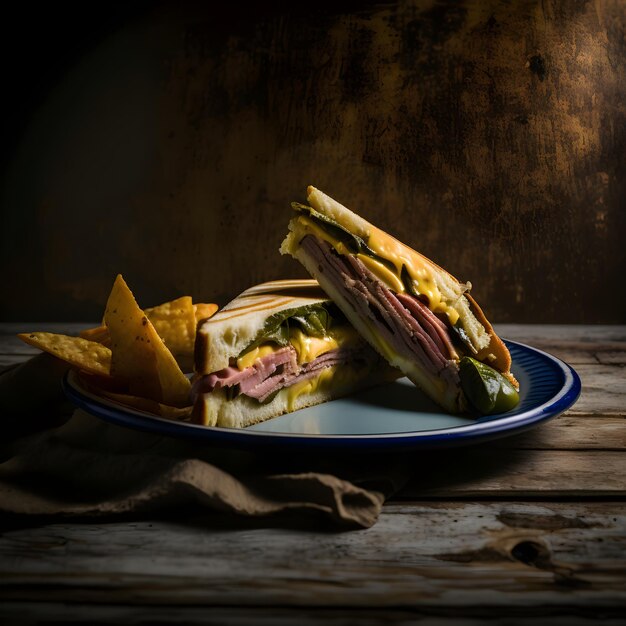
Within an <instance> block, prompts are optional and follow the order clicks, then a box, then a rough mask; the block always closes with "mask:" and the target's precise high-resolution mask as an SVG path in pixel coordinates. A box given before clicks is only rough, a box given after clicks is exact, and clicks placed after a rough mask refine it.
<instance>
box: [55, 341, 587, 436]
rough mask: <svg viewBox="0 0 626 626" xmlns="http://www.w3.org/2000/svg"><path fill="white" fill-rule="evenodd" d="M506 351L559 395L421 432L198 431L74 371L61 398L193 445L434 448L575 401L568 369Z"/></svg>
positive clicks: (514, 428) (525, 422)
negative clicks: (555, 377) (546, 377)
mask: <svg viewBox="0 0 626 626" xmlns="http://www.w3.org/2000/svg"><path fill="white" fill-rule="evenodd" d="M504 342H505V343H506V344H507V345H508V346H516V347H518V348H521V349H522V350H526V351H528V352H529V353H531V354H533V355H534V356H536V357H540V358H543V359H545V360H548V361H550V362H551V363H552V364H553V365H554V366H556V367H557V369H558V370H559V371H560V372H561V373H562V375H563V384H562V386H561V387H560V389H559V391H558V392H557V393H556V394H555V395H554V396H552V397H551V398H550V399H548V400H547V401H546V402H544V403H543V404H541V405H539V406H536V407H533V408H531V409H529V410H527V411H524V412H523V413H518V414H515V415H511V416H509V417H506V414H500V415H494V416H490V419H489V420H488V421H476V422H473V423H472V424H467V425H461V426H453V427H447V428H441V429H429V430H423V431H407V432H394V433H365V434H308V433H281V432H269V431H260V430H249V429H236V428H223V427H213V426H202V425H200V424H191V423H189V422H183V421H174V420H170V419H167V418H163V417H159V416H155V415H151V414H150V413H147V412H144V411H140V410H138V409H133V408H131V407H126V406H123V405H121V404H118V403H116V402H114V401H112V400H108V399H104V398H100V397H99V396H97V395H95V394H92V393H90V392H88V391H87V390H85V389H83V388H82V386H81V385H80V382H79V380H78V377H77V375H76V372H74V371H69V372H68V373H67V374H66V376H65V378H64V379H63V390H64V393H65V395H66V396H67V398H68V399H69V400H70V401H71V402H72V403H73V404H75V405H76V406H78V407H79V408H81V409H83V410H85V411H86V412H88V413H90V414H92V415H95V416H96V417H98V418H100V419H103V420H105V421H107V422H110V423H113V424H116V425H118V426H124V427H130V428H133V429H136V430H143V431H147V432H152V433H155V434H160V435H168V436H173V437H177V438H185V439H193V440H195V441H198V440H203V441H215V442H218V441H222V442H223V441H227V442H231V443H237V444H240V445H244V446H245V445H252V444H254V445H257V444H259V443H270V444H275V445H281V446H282V445H285V444H288V445H300V446H302V445H304V446H309V445H322V446H337V445H338V446H341V447H344V446H346V445H349V446H356V447H362V446H365V447H372V446H376V447H381V446H382V447H385V446H386V447H391V446H394V445H399V446H408V445H410V446H418V447H421V446H424V447H428V446H437V445H442V444H443V445H446V444H449V443H450V442H457V443H461V444H464V443H473V442H478V441H484V440H486V439H492V438H496V437H501V436H508V435H513V434H516V433H519V432H521V431H523V430H526V429H528V428H530V427H532V426H535V425H537V424H540V423H542V422H544V421H547V420H548V419H551V418H553V417H556V416H557V415H559V414H561V413H562V412H563V411H566V410H567V409H569V408H570V407H571V406H572V405H573V404H574V403H575V402H576V401H577V400H578V397H579V396H580V393H581V388H582V385H581V381H580V377H579V376H578V374H577V372H576V370H574V368H573V367H571V366H570V365H568V364H567V363H565V362H564V361H562V360H561V359H559V358H557V357H555V356H554V355H552V354H550V353H548V352H545V351H543V350H540V349H539V348H534V347H532V346H529V345H527V344H525V343H521V342H518V341H511V340H504Z"/></svg>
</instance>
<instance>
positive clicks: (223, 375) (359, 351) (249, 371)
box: [192, 346, 377, 402]
mask: <svg viewBox="0 0 626 626" xmlns="http://www.w3.org/2000/svg"><path fill="white" fill-rule="evenodd" d="M376 358H377V357H376V354H375V353H374V352H373V351H372V350H371V349H369V348H368V347H367V346H363V347H358V348H338V349H336V350H329V351H328V352H325V353H324V354H321V355H320V356H318V357H317V358H316V359H314V360H313V361H310V362H309V363H305V364H304V365H302V367H298V363H297V353H296V350H295V349H294V348H293V346H287V347H285V348H281V349H280V350H277V351H276V352H274V353H272V354H269V355H267V356H265V357H263V358H261V359H257V360H256V361H255V362H254V364H253V365H251V366H250V367H247V368H245V369H243V370H239V369H237V368H236V367H233V366H229V367H226V368H224V369H223V370H220V371H219V372H213V373H212V374H208V375H206V376H202V377H201V378H199V379H198V380H196V381H195V382H194V385H193V389H192V396H193V398H194V401H195V398H196V396H197V395H198V394H202V393H211V392H213V391H214V390H217V389H225V388H228V389H231V390H232V391H233V394H234V395H239V394H243V395H246V396H249V397H251V398H255V399H257V400H258V401H259V402H264V401H265V400H267V398H269V396H271V395H272V394H273V393H275V392H277V391H279V390H280V389H283V388H284V387H290V386H291V385H294V384H296V383H299V382H301V381H303V380H309V379H311V378H315V377H316V376H318V375H319V372H320V371H321V370H323V369H326V368H329V367H333V366H335V365H341V364H344V363H351V364H354V363H355V361H362V362H364V363H367V362H371V361H372V360H374V359H376Z"/></svg>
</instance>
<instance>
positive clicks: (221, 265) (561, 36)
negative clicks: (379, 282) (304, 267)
mask: <svg viewBox="0 0 626 626" xmlns="http://www.w3.org/2000/svg"><path fill="white" fill-rule="evenodd" d="M220 6H221V8H220V9H219V10H217V9H216V7H215V6H214V5H213V4H211V5H207V4H203V3H191V2H190V3H161V4H158V5H156V7H153V8H150V9H149V10H148V9H146V11H145V12H144V13H143V14H141V15H139V16H134V19H133V20H129V22H128V23H126V24H123V25H122V26H121V27H120V28H119V30H118V32H116V33H114V34H113V35H111V36H110V37H109V38H106V39H104V40H99V41H98V42H97V43H94V47H93V48H92V49H91V50H88V51H87V52H86V53H84V55H83V57H81V58H80V59H77V60H76V63H74V65H72V67H71V68H69V69H68V72H67V74H66V75H65V76H64V77H63V78H62V79H61V80H59V83H58V84H57V85H56V86H55V87H54V89H52V90H51V92H50V94H49V97H48V98H47V100H45V101H44V102H43V103H42V106H41V107H40V109H39V110H38V111H37V112H36V114H35V115H34V117H33V119H32V121H31V124H30V126H29V127H28V129H27V130H26V132H25V134H24V136H23V137H22V141H21V143H20V145H19V149H18V150H17V151H16V153H15V156H14V158H13V160H12V161H11V163H10V164H9V167H8V169H7V171H6V172H5V176H4V178H3V191H2V219H3V226H4V228H3V229H2V249H3V252H4V254H3V256H2V262H1V266H0V278H1V279H2V282H3V284H11V285H12V290H13V294H12V296H11V297H5V298H4V299H3V302H2V303H1V307H0V315H1V316H2V318H3V319H36V318H39V319H46V318H47V319H87V318H89V317H94V318H95V317H97V315H98V314H99V312H100V311H101V309H102V306H103V304H104V301H105V299H106V294H107V292H108V290H109V288H110V285H111V282H112V280H113V277H114V276H115V274H116V273H117V272H122V273H123V274H124V275H125V276H126V278H127V280H128V281H129V284H130V285H131V286H132V287H133V288H134V290H135V291H136V293H137V295H138V296H139V297H140V300H141V302H144V303H145V304H146V305H150V304H153V303H155V302H159V301H163V300H166V299H170V298H172V297H175V296H178V295H181V294H184V293H186V294H192V295H194V297H196V298H199V299H218V300H219V301H221V302H224V301H225V300H226V299H227V298H228V297H230V296H232V295H234V294H236V293H238V292H240V291H242V290H243V289H244V288H246V287H248V286H249V285H250V284H252V283H255V282H259V281H262V280H267V279H270V278H278V277H282V276H285V277H289V276H295V275H300V274H301V270H300V268H299V267H298V266H297V264H296V263H294V262H293V261H292V260H290V259H286V258H280V257H279V255H278V252H277V249H278V246H279V243H280V241H281V239H282V236H283V235H284V232H285V228H286V222H287V220H288V218H289V214H290V212H289V202H290V201H291V200H303V199H304V193H305V188H306V185H307V184H309V183H314V184H316V185H317V186H318V187H320V188H322V189H324V190H326V191H328V192H329V193H330V194H331V195H333V196H335V197H336V198H337V199H339V200H340V201H342V202H344V203H346V204H348V205H349V206H351V207H352V208H354V209H355V210H357V211H359V212H362V213H363V215H364V216H366V217H368V218H370V219H372V220H373V221H374V222H376V223H378V224H379V225H380V226H381V227H383V228H384V229H387V230H389V231H390V232H392V233H394V234H397V235H399V236H400V238H401V239H403V240H405V241H406V242H407V243H409V244H410V245H412V246H415V247H416V248H417V249H419V250H421V251H423V252H424V253H425V254H426V255H428V256H430V257H432V258H433V259H434V260H435V261H437V262H438V263H440V264H441V265H443V266H444V267H446V268H447V269H449V270H450V271H451V272H452V273H453V274H455V275H458V277H459V278H460V279H462V280H471V281H472V282H473V283H474V293H475V295H476V297H477V299H478V301H479V302H480V303H481V304H482V305H483V306H484V308H485V310H486V312H487V314H488V316H489V317H490V318H493V319H495V320H496V321H512V320H515V321H520V322H581V323H582V322H584V323H598V322H612V323H619V322H623V321H624V320H625V319H626V299H624V298H620V297H616V298H608V300H609V301H610V304H609V305H607V294H609V293H612V292H613V291H614V286H615V285H618V284H621V282H622V277H623V275H624V273H625V271H626V256H625V252H624V250H625V248H624V246H623V237H624V233H625V232H626V221H625V220H626V212H624V211H623V198H624V197H625V195H626V171H625V168H626V161H625V160H624V158H623V154H624V146H625V142H626V109H625V108H624V101H626V82H625V81H624V80H623V76H624V75H625V73H626V61H625V59H626V54H625V43H624V42H625V41H626V38H625V37H624V29H625V24H626V6H625V5H624V3H623V2H620V1H619V0H608V1H606V2H575V3H571V2H565V3H564V2H560V1H558V0H548V1H543V2H540V1H539V0H529V1H526V2H519V3H514V4H511V3H505V2H499V1H495V0H489V1H487V2H483V1H478V0H465V1H464V2H453V1H452V0H450V1H440V0H439V1H436V0H404V1H402V2H397V3H374V2H367V3H364V4H360V5H358V6H356V5H355V4H354V3H352V2H339V3H321V4H320V3H315V4H314V5H301V6H300V5H298V4H297V3H292V4H291V5H285V4H284V3H279V2H268V3H264V4H263V8H262V10H261V9H260V8H252V7H251V8H249V9H248V10H242V9H241V6H240V5H238V4H233V5H229V4H228V3H222V4H221V5H220Z"/></svg>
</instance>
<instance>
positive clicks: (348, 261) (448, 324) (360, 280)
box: [281, 187, 519, 413]
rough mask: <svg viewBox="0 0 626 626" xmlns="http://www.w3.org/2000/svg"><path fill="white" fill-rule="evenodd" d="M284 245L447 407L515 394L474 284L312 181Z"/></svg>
mask: <svg viewBox="0 0 626 626" xmlns="http://www.w3.org/2000/svg"><path fill="white" fill-rule="evenodd" d="M307 199H308V205H302V204H297V203H294V204H293V205H292V206H293V208H294V209H295V211H296V216H295V217H294V218H293V219H292V220H291V222H290V223H289V234H288V235H287V237H286V238H285V240H284V241H283V243H282V246H281V253H283V254H290V255H291V256H293V257H295V258H296V259H297V260H298V261H300V263H302V265H304V267H305V268H306V269H307V270H308V272H309V273H310V274H311V276H313V277H314V278H315V279H316V280H317V281H318V282H319V284H320V285H321V287H322V288H323V289H324V291H325V292H326V293H327V294H328V296H330V298H332V300H333V301H334V302H335V303H336V304H337V305H338V307H339V308H340V309H341V310H342V311H343V313H344V314H345V315H346V317H347V318H348V320H349V321H350V322H351V324H352V325H353V326H354V327H355V328H356V329H357V330H358V331H359V333H360V334H361V336H363V337H364V338H365V339H366V340H367V341H368V343H369V344H370V345H371V346H372V347H374V348H375V349H376V350H377V351H378V353H379V354H381V355H382V356H383V357H384V358H385V359H386V360H387V361H388V363H389V364H390V365H392V366H394V367H397V368H399V369H400V370H401V371H402V372H404V374H405V375H406V376H408V377H409V379H410V380H411V381H413V383H415V384H416V385H417V386H418V387H420V388H421V389H422V390H423V391H424V392H425V393H426V394H428V395H429V396H430V397H431V398H432V399H433V400H435V401H436V402H437V403H439V404H440V405H441V406H442V407H444V408H445V409H446V410H447V411H449V412H451V413H462V412H466V411H470V412H475V413H496V412H501V411H505V410H509V409H511V408H513V406H515V404H516V403H517V401H518V399H519V398H518V395H517V391H518V389H519V385H518V383H517V381H516V380H515V378H514V376H513V375H512V374H511V356H510V354H509V351H508V349H507V348H506V346H505V345H504V343H503V342H502V340H501V339H500V338H499V337H498V336H497V335H496V333H495V332H494V330H493V328H492V326H491V324H490V323H489V322H488V321H487V319H486V317H485V315H484V314H483V312H482V311H481V309H480V307H479V306H478V304H477V303H476V301H475V300H474V299H473V298H472V297H471V296H470V294H469V290H470V288H471V285H470V283H460V282H459V281H458V280H457V279H456V278H454V277H453V276H451V275H450V274H449V273H448V272H446V271H445V270H444V269H442V268H441V267H439V266H438V265H436V264H435V263H433V262H432V261H431V260H429V259H427V258H426V257H425V256H423V255H421V254H420V253H418V252H416V251H415V250H413V249H411V248H409V247H408V246H406V245H404V244H403V243H401V242H400V241H398V240H397V239H394V238H393V237H392V236H390V235H388V234H387V233H385V232H383V231H382V230H380V229H378V228H376V227H375V226H373V225H372V224H370V223H369V222H367V221H366V220H364V219H363V218H362V217H360V216H358V215H356V214H355V213H353V212H352V211H350V210H349V209H347V208H346V207H344V206H343V205H341V204H339V202H337V201H335V200H333V199H332V198H330V197H329V196H327V195H326V194H324V193H322V192H321V191H319V190H318V189H315V188H314V187H309V188H308V198H307Z"/></svg>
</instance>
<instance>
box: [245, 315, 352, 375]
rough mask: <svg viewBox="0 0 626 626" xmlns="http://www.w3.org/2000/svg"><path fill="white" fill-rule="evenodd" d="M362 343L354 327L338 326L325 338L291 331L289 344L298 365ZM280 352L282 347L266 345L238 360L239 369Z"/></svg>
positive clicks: (296, 329) (295, 329) (297, 330)
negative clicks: (340, 347) (327, 353)
mask: <svg viewBox="0 0 626 626" xmlns="http://www.w3.org/2000/svg"><path fill="white" fill-rule="evenodd" d="M359 341H360V337H359V334H358V333H357V332H356V330H354V328H352V326H336V327H333V328H332V329H331V330H330V333H329V334H328V335H326V336H324V337H309V336H308V335H307V334H305V333H304V332H302V331H301V330H300V329H299V328H292V329H290V331H289V343H290V344H291V345H292V346H293V347H294V348H295V350H296V353H297V355H298V357H297V359H298V365H302V364H303V363H310V362H311V361H313V360H314V359H316V358H317V357H318V356H321V355H322V354H324V353H326V352H330V351H331V350H336V349H337V348H339V346H342V347H346V346H348V345H350V344H355V343H358V342H359ZM277 350H280V346H278V345H276V344H275V343H266V344H262V345H260V346H258V347H257V348H254V350H250V352H247V353H246V354H244V355H243V356H241V357H239V358H238V359H237V369H239V371H242V370H244V369H246V367H250V366H252V365H253V364H254V362H255V361H256V360H257V359H262V358H263V357H265V356H267V355H268V354H272V353H273V352H276V351H277Z"/></svg>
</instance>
